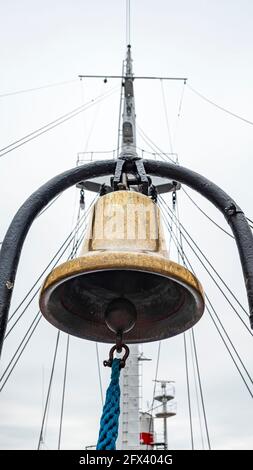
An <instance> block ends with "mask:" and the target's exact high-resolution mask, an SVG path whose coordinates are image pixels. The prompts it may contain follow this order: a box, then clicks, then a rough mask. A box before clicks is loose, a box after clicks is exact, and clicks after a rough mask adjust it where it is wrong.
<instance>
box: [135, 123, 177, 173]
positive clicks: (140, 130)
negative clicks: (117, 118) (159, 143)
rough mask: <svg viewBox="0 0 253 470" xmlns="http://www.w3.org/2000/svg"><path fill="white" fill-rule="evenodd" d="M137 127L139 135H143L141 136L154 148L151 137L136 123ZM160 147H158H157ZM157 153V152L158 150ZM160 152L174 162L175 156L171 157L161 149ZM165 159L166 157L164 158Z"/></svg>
mask: <svg viewBox="0 0 253 470" xmlns="http://www.w3.org/2000/svg"><path fill="white" fill-rule="evenodd" d="M136 128H137V131H138V133H139V135H140V136H141V138H142V139H143V140H144V142H145V143H146V144H147V145H149V146H150V148H152V141H151V139H150V138H149V137H148V136H147V134H146V133H145V132H144V131H143V129H142V128H141V127H140V126H139V125H136ZM157 148H158V147H157ZM156 153H157V152H156ZM159 154H160V155H161V158H163V156H164V157H166V158H167V159H168V160H170V162H171V163H174V164H175V162H174V160H173V158H171V157H170V156H169V155H168V154H166V153H164V152H162V151H160V150H159ZM163 159H164V158H163Z"/></svg>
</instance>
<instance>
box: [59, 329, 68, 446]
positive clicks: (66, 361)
mask: <svg viewBox="0 0 253 470" xmlns="http://www.w3.org/2000/svg"><path fill="white" fill-rule="evenodd" d="M68 356H69V335H67V346H66V356H65V366H64V375H63V386H62V399H61V416H60V426H59V436H58V450H60V448H61V436H62V421H63V411H64V403H65V392H66V379H67V368H68Z"/></svg>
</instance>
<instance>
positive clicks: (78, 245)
mask: <svg viewBox="0 0 253 470" xmlns="http://www.w3.org/2000/svg"><path fill="white" fill-rule="evenodd" d="M84 233H85V229H84V230H83V231H82V233H81V234H80V238H79V240H78V241H77V242H76V246H77V249H78V248H79V247H80V245H81V243H82V241H83V238H84ZM76 246H75V247H74V250H76ZM71 256H72V255H70V256H69V257H68V260H69V259H70V258H71ZM39 314H40V311H38V312H37V315H39ZM41 318H42V315H41V316H40V317H39V319H38V322H37V324H36V326H35V328H34V330H35V329H36V327H37V326H38V323H39V321H40V320H41ZM34 330H33V331H32V332H31V334H30V336H29V338H28V340H27V341H26V343H25V345H24V347H23V348H22V350H21V352H20V354H19V356H18V358H17V360H16V361H15V363H14V365H13V367H12V369H11V371H10V373H9V374H8V377H7V379H6V380H5V382H4V384H3V386H2V388H1V389H0V391H2V389H3V387H4V385H5V384H6V382H7V380H8V379H9V376H10V375H11V373H12V371H13V370H14V368H15V366H16V364H17V362H18V360H19V358H20V357H21V355H22V354H23V351H24V350H25V347H26V345H27V344H28V342H29V340H30V339H31V336H32V334H33V332H34ZM26 334H27V333H26ZM26 334H25V336H26ZM24 339H25V338H23V339H22V341H21V343H20V345H19V346H18V349H19V348H20V346H21V345H22V344H23V342H24ZM14 356H16V353H15V354H14ZM14 356H13V357H12V358H11V360H10V362H9V364H8V365H7V367H6V369H9V367H10V365H11V363H12V362H13V360H14V359H15V357H14ZM6 369H5V371H4V372H3V375H2V377H1V378H0V380H2V378H3V376H4V375H5V373H6Z"/></svg>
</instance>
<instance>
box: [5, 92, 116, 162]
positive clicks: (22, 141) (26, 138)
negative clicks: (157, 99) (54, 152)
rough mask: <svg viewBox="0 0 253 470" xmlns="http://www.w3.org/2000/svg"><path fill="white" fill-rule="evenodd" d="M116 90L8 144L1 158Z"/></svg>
mask: <svg viewBox="0 0 253 470" xmlns="http://www.w3.org/2000/svg"><path fill="white" fill-rule="evenodd" d="M116 88H118V86H116V87H114V88H112V89H111V90H110V91H107V92H106V93H104V94H103V95H102V96H98V97H96V98H94V99H93V100H91V101H89V102H87V103H85V104H82V105H81V106H78V107H77V108H75V109H73V110H72V111H69V112H68V113H66V114H64V115H62V116H60V117H59V118H57V119H55V120H54V121H51V122H50V123H48V124H45V125H44V126H42V127H40V128H39V129H36V130H35V131H32V132H30V133H29V134H27V135H26V136H24V137H22V138H20V139H18V140H16V141H14V142H12V143H11V144H8V145H7V146H5V147H3V148H2V149H0V158H1V157H3V156H4V155H6V154H8V153H10V152H12V151H13V150H15V149H17V148H19V147H21V146H22V145H25V144H26V143H28V142H30V141H32V140H34V139H36V138H37V137H39V136H41V135H43V134H45V133H46V132H48V131H50V130H52V129H54V128H55V127H57V126H60V125H61V124H63V123H64V122H66V121H69V120H70V119H72V118H74V117H75V116H77V115H79V114H80V113H83V112H84V111H86V110H87V109H89V108H91V107H92V106H94V105H95V104H97V103H99V102H100V101H101V100H103V99H106V98H109V97H110V96H111V95H112V94H113V93H115V91H116Z"/></svg>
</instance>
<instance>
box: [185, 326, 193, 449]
mask: <svg viewBox="0 0 253 470" xmlns="http://www.w3.org/2000/svg"><path fill="white" fill-rule="evenodd" d="M183 337H184V357H185V374H186V384H187V400H188V412H189V421H190V432H191V449H192V450H194V441H193V427H192V411H191V395H190V382H189V369H188V358H187V347H186V337H185V333H184V334H183Z"/></svg>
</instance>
